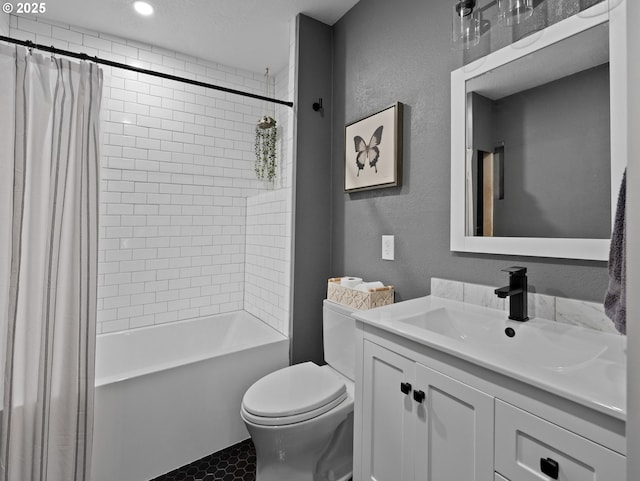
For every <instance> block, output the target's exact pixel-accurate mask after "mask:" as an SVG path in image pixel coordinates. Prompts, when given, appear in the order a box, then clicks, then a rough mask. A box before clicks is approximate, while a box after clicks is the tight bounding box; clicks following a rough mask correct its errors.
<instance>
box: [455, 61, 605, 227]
mask: <svg viewBox="0 0 640 481" xmlns="http://www.w3.org/2000/svg"><path fill="white" fill-rule="evenodd" d="M467 102H468V107H470V110H471V112H470V115H469V116H468V117H467V118H468V120H469V121H470V122H472V125H470V126H469V130H470V132H471V133H472V135H470V136H469V140H470V141H471V143H472V145H470V146H468V147H470V148H471V150H472V152H473V158H472V161H471V166H472V169H473V172H472V179H473V185H474V187H473V194H472V195H473V196H474V199H475V203H474V205H475V207H474V211H473V212H468V213H467V215H472V216H473V225H474V230H473V232H474V234H475V235H479V236H499V237H552V238H586V239H589V238H606V237H609V236H610V226H611V202H610V199H611V192H610V190H611V189H610V182H609V179H610V176H611V171H610V136H609V125H610V124H609V122H610V118H609V117H610V116H609V68H608V63H604V64H601V65H599V66H596V67H592V68H589V69H586V70H584V71H581V72H578V73H573V74H572V75H568V76H566V77H563V78H561V79H556V80H553V81H552V82H548V83H545V84H543V85H538V86H536V87H534V88H529V89H526V90H523V91H520V92H516V93H512V94H510V95H507V96H505V97H498V96H496V95H493V96H491V97H485V96H483V95H481V94H479V93H477V92H469V93H468V94H467ZM576 186H579V188H576ZM500 187H501V188H500Z"/></svg>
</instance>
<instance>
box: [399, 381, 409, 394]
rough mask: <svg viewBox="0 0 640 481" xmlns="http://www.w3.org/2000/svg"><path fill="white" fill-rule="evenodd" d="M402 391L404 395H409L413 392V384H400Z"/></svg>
mask: <svg viewBox="0 0 640 481" xmlns="http://www.w3.org/2000/svg"><path fill="white" fill-rule="evenodd" d="M400 390H401V391H402V392H403V393H404V394H409V393H410V392H411V384H409V383H408V382H401V383H400Z"/></svg>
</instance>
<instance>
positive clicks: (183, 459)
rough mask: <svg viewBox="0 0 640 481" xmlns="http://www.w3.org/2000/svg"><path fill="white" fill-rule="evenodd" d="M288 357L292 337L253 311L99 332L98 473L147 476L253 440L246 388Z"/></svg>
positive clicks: (132, 479) (100, 478) (137, 479)
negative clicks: (244, 410) (243, 414)
mask: <svg viewBox="0 0 640 481" xmlns="http://www.w3.org/2000/svg"><path fill="white" fill-rule="evenodd" d="M288 362H289V341H288V339H287V338H285V337H284V336H282V335H281V334H280V333H278V332H276V331H275V330H274V329H272V328H271V327H269V326H267V325H266V324H264V323H263V322H262V321H260V320H259V319H257V318H255V317H254V316H252V315H251V314H249V313H247V312H245V311H237V312H234V313H230V314H221V315H218V316H213V317H208V318H202V319H193V320H188V321H182V322H176V323H171V324H164V325H160V326H152V327H145V328H140V329H135V330H131V331H125V332H122V333H113V334H102V335H99V336H98V337H97V346H96V396H95V424H94V426H95V428H94V443H93V465H92V478H91V479H92V481H147V480H149V479H152V478H154V477H156V476H158V475H160V474H163V473H166V472H168V471H171V470H172V469H174V468H176V467H179V466H183V465H185V464H187V463H190V462H191V461H194V460H196V459H199V458H201V457H203V456H206V455H208V454H210V453H213V452H215V451H219V450H220V449H223V448H225V447H227V446H230V445H232V444H234V443H237V442H239V441H242V440H243V439H246V438H248V437H249V435H248V433H247V431H246V430H245V427H244V423H243V422H242V419H241V418H240V402H241V399H242V396H243V394H244V392H245V391H246V389H247V388H248V387H249V386H250V385H251V384H252V383H253V382H255V381H256V380H257V379H259V378H261V377H262V376H264V375H265V374H267V373H269V372H272V371H274V370H276V369H280V368H281V367H284V366H287V365H288Z"/></svg>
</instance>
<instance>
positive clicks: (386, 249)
mask: <svg viewBox="0 0 640 481" xmlns="http://www.w3.org/2000/svg"><path fill="white" fill-rule="evenodd" d="M394 237H395V236H392V235H383V236H382V260H385V261H393V260H395V252H394V251H395V245H394V244H395V238H394Z"/></svg>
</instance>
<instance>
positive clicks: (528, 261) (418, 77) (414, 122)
mask: <svg viewBox="0 0 640 481" xmlns="http://www.w3.org/2000/svg"><path fill="white" fill-rule="evenodd" d="M546 3H547V4H548V3H549V2H546ZM551 3H553V2H551ZM566 3H570V2H566ZM450 8H453V4H452V2H449V1H427V2H425V1H424V0H397V1H394V2H389V1H388V0H360V2H359V3H358V4H357V5H356V6H355V7H354V8H353V9H352V10H351V11H349V12H348V13H347V14H346V15H345V16H344V17H343V18H342V19H340V20H339V21H338V23H337V24H336V25H334V78H333V80H334V82H333V95H334V116H333V153H332V165H333V172H332V204H333V205H332V210H331V213H332V243H331V246H332V256H331V271H332V273H333V274H335V275H339V274H348V275H358V276H360V277H364V278H366V279H369V280H375V279H380V280H382V281H384V282H385V283H387V284H393V285H395V286H396V289H397V293H398V294H397V297H396V299H397V300H403V299H410V298H413V297H417V296H422V295H425V294H428V293H429V283H430V279H431V277H444V278H450V279H457V280H461V281H467V282H476V283H484V284H489V285H494V286H499V285H503V284H505V283H506V281H507V276H506V274H505V273H502V272H500V269H501V268H503V267H507V266H510V265H524V266H527V267H528V268H529V274H530V276H529V279H530V281H529V284H530V286H531V288H532V290H535V291H537V292H540V293H545V294H551V295H557V296H563V297H572V298H578V299H584V300H589V301H596V302H600V301H602V298H603V295H604V292H605V290H606V286H607V270H606V263H603V262H589V261H569V260H561V259H540V258H522V257H511V256H497V255H479V254H461V253H452V252H450V251H449V205H450V201H449V194H450V188H449V185H450V174H449V157H450V152H449V150H450V149H449V142H450V112H449V95H450V86H449V81H450V72H451V71H452V70H453V69H455V68H458V67H459V66H461V65H462V61H463V57H469V54H461V53H456V52H453V51H452V50H451V48H450V35H451V32H450V29H451V24H450V18H451V13H450ZM549 8H551V7H549ZM545 10H546V11H548V9H547V7H546V6H545ZM479 47H482V45H481V46H479ZM395 101H400V102H403V103H404V104H405V114H404V126H405V132H404V145H405V150H404V180H403V182H404V183H403V186H402V187H400V188H391V189H384V190H376V191H371V192H363V193H354V194H345V193H344V192H343V169H344V165H343V158H344V146H345V139H344V126H345V125H346V124H347V123H350V122H353V121H354V120H357V119H359V118H362V117H364V116H367V115H369V114H371V113H372V112H377V111H379V110H380V109H382V108H384V107H386V106H388V105H391V104H392V103H393V102H395ZM569 188H572V187H571V186H570V187H569ZM382 234H394V235H395V236H396V260H395V261H382V260H380V243H381V240H380V236H381V235H382Z"/></svg>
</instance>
